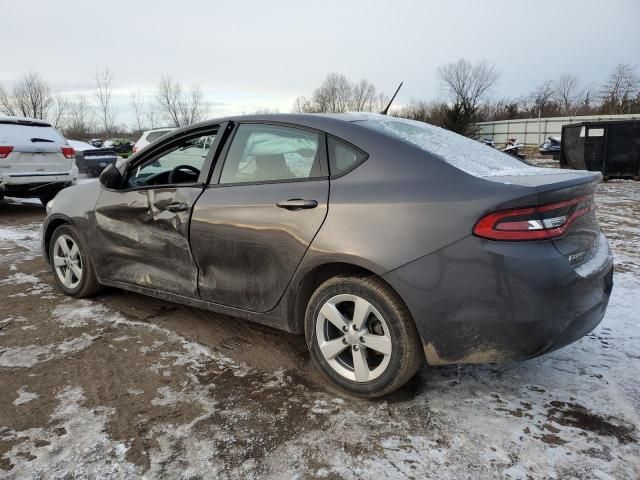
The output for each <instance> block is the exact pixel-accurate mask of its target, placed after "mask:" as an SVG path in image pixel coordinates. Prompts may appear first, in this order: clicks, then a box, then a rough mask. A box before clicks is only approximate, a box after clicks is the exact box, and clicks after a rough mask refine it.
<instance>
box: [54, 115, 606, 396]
mask: <svg viewBox="0 0 640 480" xmlns="http://www.w3.org/2000/svg"><path fill="white" fill-rule="evenodd" d="M600 180H601V175H600V174H598V173H594V172H585V171H571V170H560V169H541V168H537V167H532V166H529V165H526V164H523V163H522V162H520V161H518V160H517V159H515V158H514V157H511V156H508V155H505V154H503V153H501V152H500V151H498V150H497V149H496V150H494V149H490V148H486V147H485V146H484V145H481V144H480V143H479V142H476V141H475V140H471V139H468V138H465V137H461V136H459V135H457V134H454V133H452V132H449V131H446V130H443V129H441V128H436V127H433V126H430V125H427V124H425V123H421V122H412V121H410V120H404V119H399V118H393V117H386V116H383V115H373V114H345V115H330V116H323V115H264V116H261V115H255V116H246V117H232V118H226V119H221V120H213V121H207V122H203V123H199V124H196V125H192V126H189V127H185V128H181V129H179V130H176V131H175V132H174V134H173V135H171V136H167V137H165V138H163V139H160V140H159V141H157V142H155V143H154V144H153V145H150V146H149V148H146V149H144V150H142V151H140V152H138V153H137V154H134V155H133V156H132V157H131V158H130V159H129V160H128V161H126V162H123V163H122V164H121V165H120V168H116V167H115V166H109V167H107V168H106V169H105V170H104V171H103V172H102V174H101V175H100V181H99V182H92V183H88V184H83V185H78V186H76V187H73V188H70V189H67V190H64V191H63V192H62V193H61V194H60V195H59V196H58V197H57V198H56V199H55V200H54V201H53V202H52V203H51V204H50V205H49V208H48V209H47V217H46V219H45V222H44V225H43V236H42V238H43V243H42V248H43V252H44V256H45V258H46V259H47V261H48V262H49V265H50V267H51V269H52V271H53V272H54V275H53V277H54V279H55V282H56V283H57V285H58V286H59V288H60V289H61V290H62V291H63V292H65V293H66V294H68V295H71V296H75V297H88V296H90V295H93V294H95V293H97V292H98V291H99V290H100V288H101V286H102V285H109V286H112V287H118V288H123V289H126V290H131V291H135V292H139V293H143V294H146V295H151V296H155V297H159V298H163V299H168V300H172V301H175V302H179V303H184V304H187V305H191V306H195V307H201V308H205V309H209V310H212V311H215V312H220V313H224V314H228V315H232V316H236V317H242V318H246V319H250V320H253V321H256V322H259V323H263V324H266V325H270V326H272V327H276V328H280V329H283V330H286V331H288V332H294V333H299V334H301V333H304V334H305V336H306V341H307V344H308V347H309V350H310V352H311V357H312V358H313V360H314V361H315V362H316V364H317V365H318V367H319V369H320V371H322V372H323V373H324V374H325V375H326V376H327V377H328V378H329V379H331V380H332V381H333V382H335V383H336V384H337V385H339V386H340V387H341V388H343V389H345V390H346V391H348V392H350V393H352V394H355V395H360V396H364V397H374V396H379V395H384V394H386V393H388V392H391V391H393V390H395V389H396V388H398V387H400V386H401V385H403V384H404V383H405V382H406V381H407V380H408V379H409V378H411V376H412V375H413V374H414V373H415V372H416V370H417V369H418V367H419V366H420V365H421V363H422V362H423V361H424V359H425V358H426V361H427V363H428V364H429V365H443V364H455V363H483V362H502V361H511V360H523V359H528V358H532V357H536V356H538V355H541V354H543V353H546V352H550V351H553V350H555V349H558V348H560V347H562V346H564V345H567V344H569V343H571V342H573V341H575V340H577V339H579V338H581V337H582V336H584V335H586V334H587V333H588V332H590V331H591V330H592V329H593V328H595V326H596V325H598V323H599V322H600V320H601V319H602V317H603V315H604V312H605V309H606V306H607V302H608V300H609V295H610V293H611V289H612V285H613V280H612V278H613V270H612V258H611V253H610V250H609V246H608V243H607V239H606V238H605V237H604V235H603V234H602V232H601V230H600V227H599V226H598V222H597V220H596V216H595V212H594V198H593V195H594V191H595V188H596V185H597V184H598V182H599V181H600ZM229 321H230V322H232V321H233V320H229Z"/></svg>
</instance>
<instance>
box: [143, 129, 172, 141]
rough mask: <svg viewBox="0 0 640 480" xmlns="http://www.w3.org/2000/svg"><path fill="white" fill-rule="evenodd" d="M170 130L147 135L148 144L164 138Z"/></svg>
mask: <svg viewBox="0 0 640 480" xmlns="http://www.w3.org/2000/svg"><path fill="white" fill-rule="evenodd" d="M169 131H170V130H162V131H161V132H150V133H149V134H148V135H147V141H148V142H153V141H154V140H157V139H158V138H160V137H161V136H163V135H164V134H165V133H167V132H169Z"/></svg>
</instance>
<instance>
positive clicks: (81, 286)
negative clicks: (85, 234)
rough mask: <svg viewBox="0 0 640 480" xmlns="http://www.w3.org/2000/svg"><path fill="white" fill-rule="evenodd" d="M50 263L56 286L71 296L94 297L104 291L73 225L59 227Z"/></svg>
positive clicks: (50, 246) (54, 234) (52, 240)
mask: <svg viewBox="0 0 640 480" xmlns="http://www.w3.org/2000/svg"><path fill="white" fill-rule="evenodd" d="M49 263H50V265H51V270H52V271H53V277H54V279H55V281H56V284H57V285H58V287H60V289H61V290H62V291H63V292H64V293H66V294H67V295H70V296H72V297H76V298H85V297H91V296H93V295H95V294H96V293H98V292H99V291H100V290H101V288H102V287H101V285H100V284H99V283H98V279H97V277H96V275H95V270H94V269H93V264H92V263H91V259H90V258H89V255H88V253H87V251H86V249H85V248H84V245H82V242H81V241H80V239H79V236H78V234H77V233H76V232H75V230H74V229H73V228H72V227H71V226H69V225H61V226H59V227H58V228H56V229H55V230H54V232H53V235H51V241H50V243H49Z"/></svg>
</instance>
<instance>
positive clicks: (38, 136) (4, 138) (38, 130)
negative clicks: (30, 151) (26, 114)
mask: <svg viewBox="0 0 640 480" xmlns="http://www.w3.org/2000/svg"><path fill="white" fill-rule="evenodd" d="M39 142H43V143H51V142H53V143H58V144H65V143H66V142H65V139H64V138H63V137H62V135H60V134H59V133H58V131H57V130H56V129H55V128H53V127H50V126H38V125H17V124H15V123H0V143H4V144H13V145H15V144H32V143H39Z"/></svg>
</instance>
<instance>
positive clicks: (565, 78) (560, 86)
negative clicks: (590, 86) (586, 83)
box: [554, 73, 580, 113]
mask: <svg viewBox="0 0 640 480" xmlns="http://www.w3.org/2000/svg"><path fill="white" fill-rule="evenodd" d="M554 94H555V96H556V99H557V101H558V103H560V107H561V108H562V111H563V112H564V113H570V112H571V108H572V107H573V105H574V104H575V102H576V101H577V99H578V97H579V96H580V84H579V82H578V77H576V76H575V75H572V74H570V73H565V74H562V75H561V76H560V78H559V79H558V80H557V81H556V83H555V85H554Z"/></svg>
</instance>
